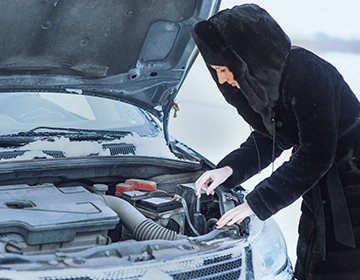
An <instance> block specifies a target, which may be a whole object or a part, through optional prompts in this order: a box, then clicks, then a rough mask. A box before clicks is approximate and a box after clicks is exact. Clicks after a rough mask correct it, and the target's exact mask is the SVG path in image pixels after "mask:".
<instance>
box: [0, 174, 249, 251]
mask: <svg viewBox="0 0 360 280" xmlns="http://www.w3.org/2000/svg"><path fill="white" fill-rule="evenodd" d="M113 191H115V195H109V194H108V193H109V188H108V186H107V185H105V184H93V185H88V186H86V185H85V186H84V185H81V186H80V185H79V186H77V185H76V183H73V184H67V186H61V187H59V186H55V185H54V184H52V183H47V184H38V185H33V186H30V185H26V184H18V185H7V186H0V208H1V211H2V215H1V217H0V254H6V253H13V254H19V255H40V254H54V253H72V252H79V251H82V250H85V249H89V248H92V247H97V246H104V245H109V244H113V243H118V242H123V241H127V240H134V239H135V240H136V241H143V240H153V239H164V240H178V239H184V238H186V237H188V236H200V235H203V234H206V233H209V232H210V231H212V229H213V228H214V227H215V224H216V221H217V219H218V218H219V217H220V216H221V214H222V213H223V212H225V211H226V208H227V207H234V206H235V205H237V204H239V203H242V201H241V200H243V196H244V195H243V193H242V192H243V189H242V188H241V187H239V188H238V189H237V190H236V189H235V190H232V191H229V190H224V189H223V188H222V187H221V186H220V187H219V188H218V189H217V191H216V194H215V195H214V196H206V195H202V196H201V198H200V199H198V198H197V196H196V195H195V185H194V183H185V184H175V185H173V187H172V188H170V191H169V188H166V190H165V189H162V188H161V186H159V185H157V184H156V183H155V182H153V181H146V180H140V179H128V180H126V181H125V182H121V183H118V184H116V186H115V190H113ZM241 233H242V235H244V236H246V234H248V223H243V224H241Z"/></svg>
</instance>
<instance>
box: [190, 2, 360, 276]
mask: <svg viewBox="0 0 360 280" xmlns="http://www.w3.org/2000/svg"><path fill="white" fill-rule="evenodd" d="M192 33H193V37H194V40H195V42H196V44H197V46H198V48H199V50H200V53H201V55H202V57H203V58H204V61H205V62H206V64H207V66H208V69H209V71H210V73H211V75H212V77H213V79H214V80H215V82H216V83H217V86H218V88H219V89H220V92H221V93H222V94H223V96H224V98H225V99H226V101H227V102H228V103H230V104H231V105H233V106H234V107H235V108H236V109H237V111H238V113H239V114H240V115H241V116H242V117H243V118H244V120H245V121H246V122H248V123H249V124H250V125H251V126H252V128H253V129H254V130H253V132H252V133H251V134H250V136H249V137H248V139H247V140H246V141H245V142H244V143H243V144H242V145H241V146H240V148H238V149H236V150H234V151H232V152H231V153H230V154H228V155H227V156H225V157H224V158H223V159H222V160H221V161H220V163H219V164H218V166H217V169H214V170H211V171H207V172H205V173H204V174H203V175H202V176H200V177H199V178H198V180H197V181H196V183H195V184H196V192H197V195H198V197H200V191H201V190H203V191H205V192H206V194H207V195H209V194H213V193H214V189H215V188H216V187H217V186H218V185H220V184H223V185H224V186H227V187H229V188H231V187H235V186H236V185H238V184H240V183H242V182H244V181H246V180H247V179H248V178H250V177H251V176H253V175H255V174H256V173H258V172H259V171H260V170H262V169H264V168H265V167H266V166H268V165H269V164H270V163H271V162H273V161H274V159H275V158H276V157H278V156H279V155H280V154H281V153H282V151H284V150H286V149H290V148H292V149H293V150H292V151H293V153H292V156H291V157H290V159H289V161H288V162H285V163H284V164H283V165H282V166H281V167H279V168H278V169H277V170H276V171H274V172H273V173H272V175H271V176H270V177H268V178H266V179H264V180H263V181H261V182H260V183H259V184H257V185H256V186H255V187H254V189H253V190H252V191H251V192H250V193H249V194H248V195H247V197H246V201H247V202H246V203H244V204H242V205H239V206H237V207H235V208H234V209H232V210H230V211H228V212H227V213H225V214H224V215H223V216H222V217H221V218H220V220H219V221H218V224H217V227H218V228H221V227H223V226H224V225H231V224H234V223H240V222H241V221H242V220H243V219H244V218H245V217H247V216H250V215H252V214H255V215H256V216H257V217H258V218H260V219H261V220H265V219H267V218H269V217H270V216H272V215H273V214H275V213H276V212H277V211H279V210H280V209H282V208H284V207H286V206H288V205H290V204H291V203H292V202H294V201H295V200H296V199H298V198H299V197H301V196H302V197H303V203H302V207H301V210H302V215H301V219H300V224H299V239H298V249H297V257H298V259H297V263H296V267H295V275H296V277H297V278H298V279H327V280H329V279H337V280H338V279H346V280H349V279H360V249H359V246H360V226H359V225H360V215H359V209H360V208H359V206H358V205H360V170H359V169H357V167H356V164H357V163H358V162H357V160H358V156H359V155H360V147H359V146H360V125H358V121H357V120H358V115H359V112H360V104H359V102H358V100H357V98H356V97H355V95H354V94H353V92H352V91H351V89H350V88H349V86H348V85H347V84H346V82H345V81H344V80H343V78H342V76H341V75H340V74H339V73H338V71H337V70H336V68H335V67H333V66H332V65H330V64H329V63H328V62H326V61H324V60H323V59H321V58H319V57H318V56H316V55H315V54H313V53H311V52H309V51H307V50H305V49H303V48H299V47H291V42H290V40H289V38H288V37H287V35H286V34H285V33H284V32H283V30H282V29H281V28H280V27H279V25H278V24H277V23H276V21H275V20H274V19H272V18H271V16H270V15H269V14H268V13H267V12H266V11H265V10H263V9H261V8H260V7H258V6H256V5H253V4H246V5H241V6H236V7H234V8H233V9H231V10H224V11H221V12H219V13H218V14H216V15H215V16H213V17H211V18H210V19H209V20H206V21H202V22H198V23H196V24H195V25H194V27H193V30H192ZM234 129H236V128H234ZM359 163H360V162H359Z"/></svg>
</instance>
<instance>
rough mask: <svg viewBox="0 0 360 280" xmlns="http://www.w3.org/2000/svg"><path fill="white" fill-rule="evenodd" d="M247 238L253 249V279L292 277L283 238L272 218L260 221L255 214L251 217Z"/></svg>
mask: <svg viewBox="0 0 360 280" xmlns="http://www.w3.org/2000/svg"><path fill="white" fill-rule="evenodd" d="M248 239H249V243H250V244H251V247H252V251H253V254H252V257H253V265H254V273H255V279H272V280H273V279H279V280H280V279H292V266H291V262H290V260H289V257H288V254H287V247H286V243H285V239H284V236H283V234H282V232H281V230H280V228H279V226H278V224H277V223H276V222H275V220H274V219H272V218H270V219H268V220H266V221H260V220H259V219H258V218H257V217H256V216H254V217H251V223H250V235H249V238H248ZM274 276H275V277H276V278H274Z"/></svg>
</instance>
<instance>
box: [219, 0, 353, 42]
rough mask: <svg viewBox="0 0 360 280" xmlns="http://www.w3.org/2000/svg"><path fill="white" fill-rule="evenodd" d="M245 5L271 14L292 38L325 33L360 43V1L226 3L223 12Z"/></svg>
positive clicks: (260, 0)
mask: <svg viewBox="0 0 360 280" xmlns="http://www.w3.org/2000/svg"><path fill="white" fill-rule="evenodd" d="M244 3H255V4H258V5H259V6H260V7H262V8H264V9H265V10H267V11H268V12H269V14H270V15H271V16H272V17H273V18H275V20H276V21H277V22H278V23H279V24H280V26H281V27H282V28H283V29H284V31H285V32H286V33H287V34H288V35H289V36H290V38H291V37H293V38H294V37H298V36H306V35H309V34H315V33H320V32H321V33H326V34H328V35H330V36H334V37H342V38H346V39H349V38H357V39H360V29H359V27H360V16H359V10H360V1H358V0H342V1H339V0H258V1H253V2H246V1H235V0H223V1H222V4H221V9H225V8H232V7H233V6H235V5H240V4H244Z"/></svg>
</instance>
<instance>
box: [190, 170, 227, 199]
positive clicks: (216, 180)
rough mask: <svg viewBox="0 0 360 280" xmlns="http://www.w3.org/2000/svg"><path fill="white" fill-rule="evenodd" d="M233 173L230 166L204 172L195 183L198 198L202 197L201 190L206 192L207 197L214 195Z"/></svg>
mask: <svg viewBox="0 0 360 280" xmlns="http://www.w3.org/2000/svg"><path fill="white" fill-rule="evenodd" d="M232 173H233V170H232V168H231V167H229V166H224V167H221V168H217V169H213V170H209V171H206V172H204V173H203V174H202V175H201V176H200V177H199V178H198V179H197V180H196V182H195V187H196V195H197V197H198V198H200V197H201V194H200V191H201V190H203V191H204V192H206V194H207V195H209V194H212V195H213V194H214V190H215V189H216V187H217V186H219V185H220V184H221V183H223V182H225V181H226V179H227V178H229V177H230V176H231V175H232ZM210 183H211V184H210ZM209 184H210V185H209Z"/></svg>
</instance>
